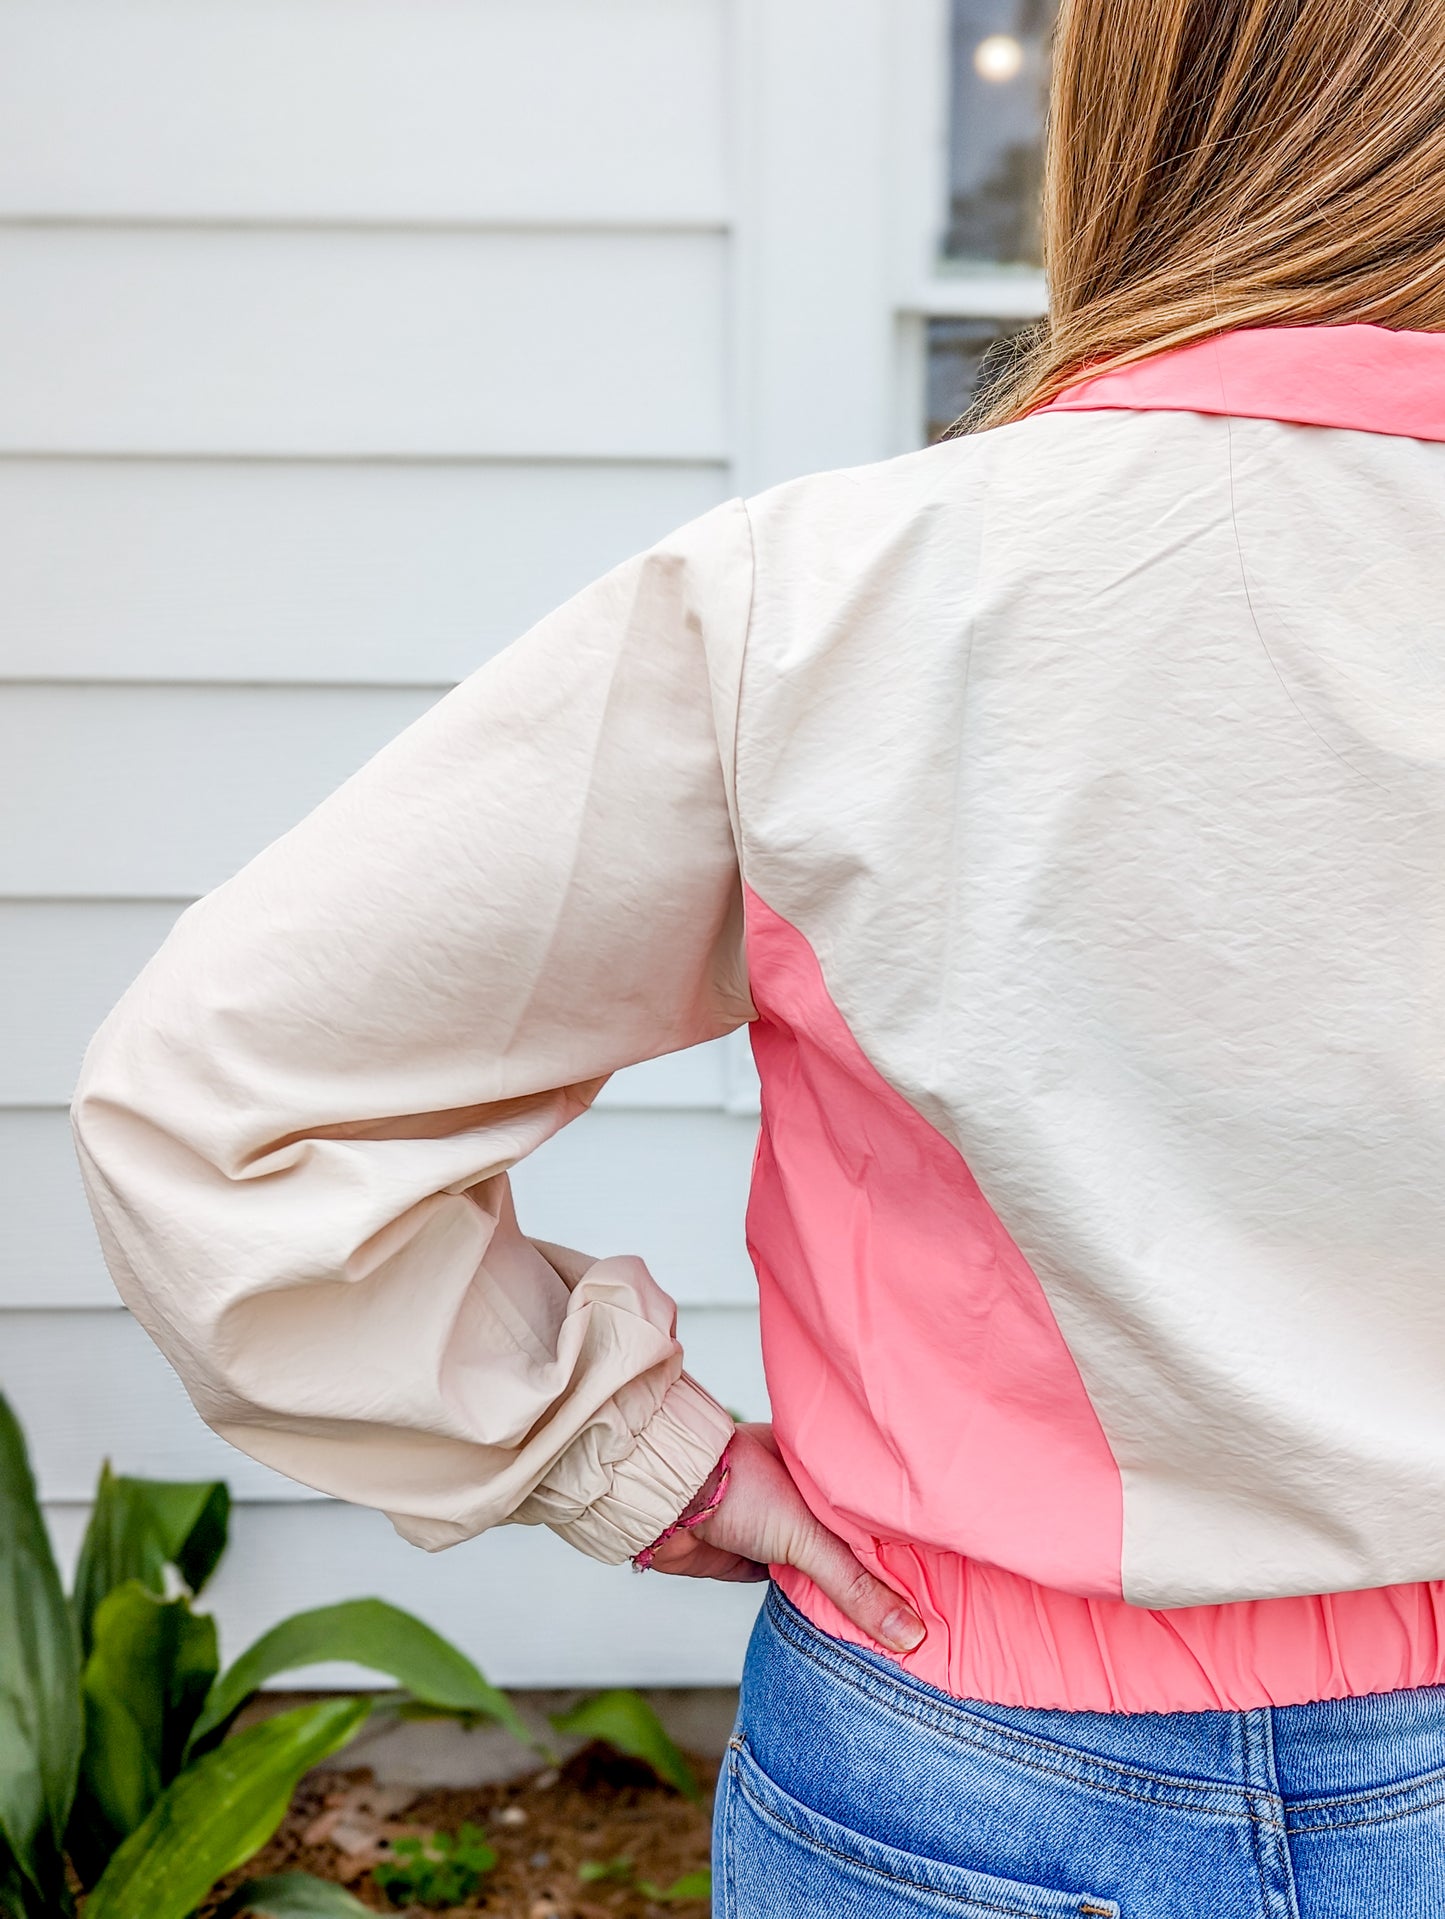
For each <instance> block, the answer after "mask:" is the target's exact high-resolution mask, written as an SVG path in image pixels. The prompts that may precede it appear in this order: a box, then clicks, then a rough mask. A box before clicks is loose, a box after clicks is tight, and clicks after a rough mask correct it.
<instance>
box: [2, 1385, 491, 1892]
mask: <svg viewBox="0 0 1445 1919" xmlns="http://www.w3.org/2000/svg"><path fill="white" fill-rule="evenodd" d="M229 1513H230V1497H229V1494H228V1493H227V1490H226V1488H225V1486H224V1485H222V1484H220V1483H219V1482H205V1483H196V1484H173V1483H169V1482H163V1481H158V1480H143V1479H127V1478H123V1477H120V1476H118V1475H116V1474H114V1473H112V1472H111V1470H110V1468H109V1466H107V1467H106V1468H105V1469H104V1470H103V1471H102V1473H101V1478H100V1483H99V1485H98V1487H97V1489H96V1498H95V1506H94V1510H93V1512H92V1515H91V1520H90V1524H89V1527H88V1529H87V1531H86V1535H85V1539H84V1542H83V1544H82V1547H81V1551H80V1557H79V1561H78V1563H77V1568H76V1576H75V1581H74V1588H73V1591H72V1593H71V1596H70V1599H69V1602H68V1603H67V1601H66V1598H65V1594H64V1590H63V1588H62V1585H61V1580H60V1575H59V1572H58V1570H57V1568H56V1565H55V1560H54V1557H53V1555H52V1553H51V1550H50V1544H49V1540H48V1538H47V1537H46V1533H45V1527H44V1522H43V1521H42V1519H41V1515H40V1508H39V1504H38V1501H37V1498H36V1491H35V1482H34V1478H33V1476H32V1474H31V1471H30V1466H29V1461H28V1459H27V1456H26V1450H25V1442H24V1437H23V1435H22V1433H21V1431H20V1428H19V1425H18V1423H17V1422H16V1420H15V1418H14V1415H13V1414H12V1412H11V1410H10V1408H9V1406H8V1405H7V1404H6V1402H5V1400H4V1398H3V1396H0V1915H3V1919H66V1916H67V1915H69V1914H71V1913H72V1912H73V1910H74V1905H73V1900H72V1898H71V1894H70V1890H69V1885H68V1881H67V1874H66V1859H67V1856H68V1858H69V1861H70V1864H71V1866H72V1867H73V1869H74V1871H75V1872H76V1874H77V1876H78V1877H79V1879H80V1881H81V1884H82V1885H83V1886H84V1887H86V1888H88V1889H89V1891H90V1898H89V1901H88V1903H87V1907H86V1919H185V1915H186V1914H187V1913H189V1912H190V1911H191V1909H192V1908H193V1907H194V1906H195V1904H196V1903H197V1901H198V1900H199V1899H200V1898H202V1897H203V1896H204V1894H205V1893H206V1892H207V1891H208V1890H209V1888H210V1887H211V1886H212V1885H213V1884H214V1883H215V1881H216V1880H217V1879H219V1878H221V1877H222V1876H223V1875H224V1874H226V1873H228V1872H232V1871H234V1870H235V1868H236V1867H237V1866H238V1865H240V1864H241V1863H242V1862H243V1861H244V1860H245V1859H247V1858H249V1857H250V1855H251V1854H252V1853H253V1852H254V1851H255V1850H256V1849H257V1848H258V1847H259V1846H261V1845H263V1844H264V1843H265V1841H266V1840H267V1839H268V1838H269V1837H270V1836H271V1834H272V1833H273V1832H274V1831H275V1829H276V1827H277V1826H278V1825H279V1824H280V1821H281V1819H282V1817H283V1816H284V1814H285V1811H286V1808H287V1805H288V1804H289V1802H290V1798H291V1794H292V1792H293V1791H294V1789H295V1785H296V1782H297V1780H298V1779H299V1778H300V1777H301V1774H302V1773H303V1772H305V1771H306V1770H307V1769H308V1768H309V1767H311V1766H313V1765H316V1764H318V1763H319V1762H320V1761H321V1760H322V1759H325V1758H327V1757H328V1756H329V1755H330V1754H331V1753H333V1752H335V1751H336V1750H337V1749H338V1748H339V1747H340V1746H341V1745H343V1744H344V1743H345V1742H346V1740H347V1739H349V1738H350V1737H351V1736H352V1734H353V1733H354V1732H355V1731H356V1729H357V1727H358V1726H360V1724H361V1723H362V1721H363V1720H365V1718H366V1717H367V1715H368V1714H369V1713H370V1712H371V1710H372V1702H371V1701H369V1700H357V1699H345V1698H342V1699H328V1700H324V1701H322V1702H320V1703H319V1704H317V1705H314V1706H305V1707H302V1708H301V1709H300V1710H299V1711H297V1712H293V1713H283V1714H281V1715H280V1716H279V1717H277V1718H274V1719H270V1720H266V1721H264V1722H263V1723H262V1724H260V1725H258V1726H254V1727H252V1728H250V1729H249V1730H248V1731H246V1732H244V1733H240V1734H237V1735H234V1736H230V1737H228V1736H227V1735H228V1734H229V1733H230V1729H231V1727H232V1725H233V1723H234V1721H235V1718H236V1715H237V1713H238V1712H239V1711H240V1709H241V1707H242V1706H243V1705H245V1703H246V1701H247V1700H248V1699H250V1698H251V1697H252V1695H253V1694H254V1693H255V1691H256V1689H257V1688H258V1687H259V1686H261V1685H262V1684H264V1682H265V1681H266V1680H267V1679H269V1678H271V1677H273V1676H274V1675H275V1674H276V1673H278V1672H282V1671H291V1670H296V1669H298V1668H302V1667H305V1666H307V1665H311V1664H315V1663H317V1662H319V1661H321V1660H333V1659H348V1660H355V1661H356V1662H357V1663H359V1664H364V1665H366V1666H369V1667H370V1668H372V1669H373V1670H375V1671H381V1672H389V1673H390V1674H391V1675H392V1676H393V1678H395V1679H396V1680H397V1681H399V1682H400V1684H401V1685H402V1686H403V1687H404V1688H405V1692H404V1693H403V1694H402V1698H403V1699H404V1700H406V1701H407V1702H411V1703H416V1704H419V1705H421V1706H423V1707H425V1708H426V1709H428V1710H434V1711H443V1712H447V1713H451V1714H456V1715H460V1716H462V1717H465V1718H468V1719H494V1720H496V1721H498V1722H499V1723H501V1724H503V1725H505V1726H507V1727H508V1728H509V1729H510V1730H511V1731H512V1732H514V1733H515V1734H517V1735H518V1736H519V1737H522V1738H524V1739H525V1738H526V1730H525V1728H524V1727H523V1725H522V1723H521V1721H520V1719H518V1717H517V1714H516V1712H515V1710H514V1708H513V1706H512V1704H511V1701H510V1700H508V1699H507V1697H506V1696H505V1694H503V1693H500V1692H498V1691H497V1689H496V1688H495V1687H494V1686H491V1685H489V1684H488V1682H487V1680H486V1679H485V1678H484V1677H483V1676H482V1674H481V1673H480V1672H478V1670H477V1668H476V1667H475V1666H474V1665H473V1664H472V1663H471V1661H470V1660H469V1659H467V1658H466V1657H465V1656H464V1655H463V1654H462V1653H460V1652H458V1651H457V1650H456V1648H455V1647H453V1646H450V1645H448V1644H447V1642H446V1641H445V1640H444V1639H442V1638H441V1637H440V1636H439V1635H438V1634H436V1633H434V1632H433V1631H432V1630H431V1628H430V1627H429V1626H425V1625H423V1624H422V1622H421V1621H420V1620H419V1619H414V1618H413V1617H412V1616H411V1614H410V1613H405V1612H402V1611H401V1610H400V1609H399V1608H397V1607H395V1606H389V1605H387V1604H385V1602H383V1601H382V1600H379V1599H361V1600H352V1601H350V1602H348V1603H346V1604H344V1605H340V1606H325V1607H320V1608H318V1609H317V1610H315V1611H314V1612H309V1613H299V1614H297V1615H296V1616H295V1617H294V1618H291V1619H288V1620H284V1621H283V1622H282V1623H281V1624H280V1625H279V1626H276V1627H274V1628H273V1629H272V1630H271V1631H270V1632H269V1633H266V1634H264V1635H263V1636H262V1638H261V1639H259V1640H258V1641H257V1642H256V1644H255V1645H254V1646H252V1647H251V1648H250V1649H249V1650H248V1651H247V1652H245V1653H243V1654H242V1656H241V1657H240V1659H238V1660H237V1661H236V1662H235V1663H234V1664H233V1665H232V1666H231V1667H229V1668H228V1669H226V1670H224V1671H223V1670H222V1669H221V1665H220V1656H219V1648H218V1645H217V1638H216V1629H215V1623H214V1621H213V1620H212V1619H211V1618H210V1617H209V1616H208V1615H206V1614H205V1613H201V1612H198V1611H196V1610H195V1605H194V1602H195V1601H196V1599H197V1598H198V1597H199V1595H200V1593H201V1591H202V1589H203V1588H204V1586H205V1585H206V1584H207V1582H208V1581H209V1579H210V1577H211V1575H212V1573H213V1572H214V1571H215V1568H216V1566H217V1564H218V1562H219V1560H220V1558H221V1555H222V1553H223V1552H224V1551H225V1547H226V1535H227V1527H228V1521H229ZM282 1877H283V1878H284V1879H286V1881H287V1882H288V1883H287V1885H286V1886H284V1887H281V1888H280V1890H278V1889H277V1886H278V1882H276V1881H270V1882H264V1883H265V1885H266V1887H267V1891H266V1895H265V1896H266V1897H268V1898H271V1899H272V1900H273V1901H274V1900H284V1901H289V1904H285V1905H278V1906H276V1907H275V1911H276V1914H277V1919H285V1916H286V1914H288V1913H290V1912H333V1913H334V1912H341V1911H351V1910H353V1909H354V1905H353V1907H346V1906H343V1905H340V1904H338V1903H337V1901H336V1900H335V1899H331V1898H330V1893H329V1892H327V1891H326V1890H325V1889H323V1890H322V1891H321V1892H317V1891H316V1890H315V1888H317V1887H319V1886H321V1885H322V1882H321V1881H319V1880H316V1881H309V1882H307V1881H306V1877H305V1875H302V1874H286V1875H282ZM258 1883H262V1882H258ZM332 1890H336V1889H332ZM318 1899H320V1900H322V1901H326V1900H329V1901H330V1903H322V1904H319V1905H318V1904H317V1903H316V1901H317V1900H318ZM305 1900H310V1901H311V1902H312V1903H310V1904H309V1905H308V1904H305V1903H301V1904H298V1903H297V1902H298V1901H303V1902H304V1901H305ZM242 1909H243V1908H237V1910H242ZM258 1910H267V1909H266V1908H258Z"/></svg>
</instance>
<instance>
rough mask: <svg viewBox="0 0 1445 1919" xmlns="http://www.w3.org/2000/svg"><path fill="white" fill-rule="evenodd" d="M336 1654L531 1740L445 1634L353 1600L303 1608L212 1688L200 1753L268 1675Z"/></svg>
mask: <svg viewBox="0 0 1445 1919" xmlns="http://www.w3.org/2000/svg"><path fill="white" fill-rule="evenodd" d="M331 1659H349V1660H353V1661H354V1662H355V1663H356V1664H357V1665H358V1666H369V1667H370V1668H371V1669H372V1671H373V1672H384V1673H390V1674H391V1675H392V1677H393V1678H394V1679H398V1680H400V1682H401V1684H402V1685H403V1686H405V1687H406V1689H407V1691H408V1692H409V1693H411V1694H412V1695H413V1696H414V1697H415V1698H417V1699H419V1700H421V1701H422V1703H423V1704H424V1705H426V1706H429V1707H433V1708H437V1709H439V1710H441V1711H445V1712H448V1713H462V1714H476V1715H477V1716H479V1717H481V1718H484V1719H495V1720H497V1721H499V1722H500V1723H501V1724H502V1725H504V1726H506V1727H507V1728H508V1730H509V1731H511V1732H513V1733H515V1735H516V1736H517V1738H518V1739H520V1740H522V1741H523V1743H524V1744H530V1743H531V1742H530V1740H529V1739H528V1734H527V1729H526V1727H525V1726H524V1725H523V1724H522V1722H521V1720H520V1719H519V1718H518V1717H517V1713H516V1709H515V1708H514V1706H513V1705H512V1702H511V1700H510V1699H508V1697H507V1695H506V1694H505V1693H504V1692H499V1691H498V1690H497V1688H496V1687H495V1686H493V1685H490V1684H489V1683H488V1682H487V1680H485V1679H484V1678H483V1677H482V1675H481V1673H480V1672H478V1670H477V1668H476V1667H475V1666H474V1665H473V1664H472V1662H471V1660H470V1659H468V1658H467V1657H466V1655H465V1654H464V1653H461V1652H458V1651H457V1649H456V1647H455V1646H453V1645H450V1644H449V1643H448V1642H447V1641H446V1640H445V1639H443V1638H442V1636H441V1634H440V1633H435V1632H433V1631H432V1629H431V1627H430V1626H425V1625H423V1624H422V1622H421V1620H419V1619H417V1618H415V1617H413V1615H412V1614H411V1613H408V1612H402V1611H401V1609H400V1607H397V1606H389V1605H388V1604H387V1603H386V1601H385V1600H384V1599H349V1600H346V1601H344V1602H343V1603H342V1604H341V1605H337V1606H319V1607H317V1609H316V1610H315V1611H314V1612H302V1613H295V1614H293V1615H292V1617H291V1618H290V1619H283V1620H282V1621H281V1624H280V1625H279V1626H273V1627H272V1628H271V1630H270V1632H268V1633H263V1634H262V1636H261V1637H260V1638H259V1639H258V1640H257V1641H256V1643H255V1645H254V1646H251V1647H250V1648H248V1650H247V1651H245V1652H243V1653H242V1654H241V1657H240V1658H239V1659H238V1660H237V1661H236V1663H235V1664H234V1665H233V1666H231V1667H229V1668H228V1669H227V1670H226V1671H225V1672H224V1673H223V1674H222V1675H221V1677H220V1678H219V1679H218V1680H217V1681H216V1684H215V1685H214V1686H213V1687H212V1688H211V1692H210V1696H209V1698H208V1699H207V1700H206V1704H205V1709H204V1710H203V1712H202V1713H201V1716H200V1718H199V1720H198V1721H197V1722H196V1728H195V1731H194V1733H193V1735H192V1739H191V1752H192V1755H193V1756H194V1754H195V1753H197V1752H204V1751H206V1750H207V1749H208V1748H209V1747H211V1746H213V1745H214V1744H215V1742H216V1740H217V1738H219V1737H220V1736H221V1735H222V1734H223V1733H224V1731H225V1729H226V1727H227V1726H228V1725H229V1724H230V1721H231V1720H232V1718H233V1717H234V1716H235V1714H236V1713H237V1712H238V1711H239V1710H240V1708H241V1707H242V1706H243V1705H244V1704H245V1703H246V1701H247V1700H248V1699H249V1698H250V1696H251V1694H252V1693H253V1692H255V1690H256V1688H257V1687H258V1686H261V1685H264V1684H265V1682H266V1681H267V1680H268V1679H273V1678H275V1676H276V1674H277V1673H281V1672H293V1671H295V1670H296V1669H297V1668H299V1667H302V1666H314V1665H318V1664H319V1663H320V1662H322V1661H323V1660H331Z"/></svg>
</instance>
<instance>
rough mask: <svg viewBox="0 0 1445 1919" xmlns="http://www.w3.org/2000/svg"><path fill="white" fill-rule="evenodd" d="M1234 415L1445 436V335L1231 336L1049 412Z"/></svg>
mask: <svg viewBox="0 0 1445 1919" xmlns="http://www.w3.org/2000/svg"><path fill="white" fill-rule="evenodd" d="M1105 409H1109V410H1113V409H1123V410H1127V411H1132V412H1141V413H1149V412H1166V413H1227V414H1230V415H1232V416H1233V417H1234V418H1236V419H1248V420H1287V421H1291V422H1293V423H1294V424H1296V425H1299V426H1337V427H1349V428H1353V429H1354V430H1355V431H1357V432H1361V433H1394V434H1399V435H1400V436H1401V437H1402V438H1405V439H1412V440H1445V333H1396V332H1391V331H1390V330H1389V329H1388V328H1385V327H1376V326H1336V327H1331V326H1307V327H1265V328H1257V329H1254V328H1252V329H1249V330H1247V331H1244V332H1240V333H1222V334H1219V335H1218V336H1217V337H1216V338H1215V339H1212V340H1204V341H1201V342H1200V343H1199V345H1197V346H1188V347H1180V348H1179V349H1178V350H1177V351H1176V352H1173V353H1161V354H1160V355H1159V356H1158V357H1157V358H1156V359H1153V360H1141V361H1140V362H1139V363H1138V364H1137V365H1135V366H1130V367H1125V368H1124V369H1123V370H1122V371H1121V372H1118V373H1104V374H1101V375H1100V376H1099V377H1098V378H1097V379H1094V380H1087V379H1086V380H1081V381H1079V383H1078V384H1077V385H1076V386H1071V387H1068V388H1066V389H1065V391H1064V392H1063V393H1061V394H1060V395H1059V397H1058V399H1056V400H1054V401H1053V402H1052V403H1051V404H1050V405H1049V406H1047V407H1045V408H1044V409H1042V410H1043V411H1044V412H1047V413H1089V412H1094V411H1102V410H1105Z"/></svg>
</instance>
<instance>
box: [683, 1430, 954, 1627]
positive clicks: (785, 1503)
mask: <svg viewBox="0 0 1445 1919" xmlns="http://www.w3.org/2000/svg"><path fill="white" fill-rule="evenodd" d="M729 1457H730V1460H731V1465H732V1471H731V1475H730V1477H729V1480H728V1487H727V1492H726V1494H725V1495H724V1498H723V1502H722V1505H721V1506H720V1507H719V1508H718V1510H717V1511H716V1512H715V1513H713V1514H712V1516H711V1517H710V1518H708V1519H705V1520H704V1521H703V1522H702V1524H701V1525H700V1526H696V1527H694V1528H692V1529H691V1530H690V1531H688V1532H680V1533H674V1534H673V1536H672V1538H671V1539H667V1540H664V1541H663V1543H662V1544H661V1545H660V1546H658V1547H657V1548H656V1549H655V1551H654V1554H653V1559H652V1565H653V1569H654V1570H655V1571H657V1572H663V1573H672V1574H673V1575H674V1576H676V1577H679V1578H683V1579H725V1580H757V1579H766V1578H767V1576H768V1567H769V1566H795V1567H796V1568H797V1569H798V1571H799V1572H801V1573H805V1574H806V1575H807V1577H808V1578H809V1579H811V1580H812V1582H813V1584H814V1585H815V1586H816V1587H817V1588H818V1589H819V1591H820V1592H823V1593H826V1594H827V1596H828V1598H829V1599H831V1600H832V1602H833V1604H834V1605H835V1606H836V1607H837V1608H838V1610H839V1611H840V1612H841V1613H842V1614H843V1615H844V1617H845V1618H847V1619H850V1620H851V1621H852V1622H853V1624H854V1625H855V1626H857V1627H858V1628H859V1629H860V1631H862V1632H864V1633H866V1634H867V1636H868V1637H869V1638H870V1639H873V1640H876V1641H877V1642H878V1643H879V1644H880V1645H882V1646H886V1647H887V1648H888V1649H889V1651H890V1652H899V1653H903V1652H912V1651H913V1650H914V1648H915V1647H916V1646H918V1645H920V1644H921V1643H922V1641H923V1637H924V1628H923V1622H922V1621H921V1620H920V1619H919V1617H918V1615H917V1614H916V1613H915V1612H914V1611H913V1610H912V1608H911V1607H910V1606H909V1605H908V1604H907V1602H906V1601H904V1600H902V1599H900V1598H899V1596H898V1594H897V1593H895V1592H893V1591H892V1590H891V1589H890V1588H889V1587H887V1586H885V1585H884V1584H883V1582H882V1580H880V1579H875V1578H874V1577H873V1575H872V1573H870V1572H869V1571H868V1569H867V1567H866V1566H864V1565H863V1564H862V1563H861V1561H860V1560H858V1559H857V1558H855V1556H854V1554H853V1552H852V1551H851V1549H850V1548H849V1547H848V1546H847V1545H845V1544H844V1542H843V1541H842V1540H841V1539H840V1538H839V1537H838V1535H837V1534H836V1533H833V1532H829V1530H828V1528H827V1527H826V1526H824V1525H823V1524H822V1522H821V1521H820V1520H818V1519H816V1518H815V1517H814V1516H813V1514H812V1512H811V1511H810V1510H809V1508H808V1506H807V1504H806V1503H805V1501H804V1499H803V1495H802V1494H801V1493H800V1492H799V1491H798V1489H797V1487H796V1486H795V1485H794V1483H793V1478H792V1475H791V1474H790V1473H789V1471H788V1469H787V1467H786V1466H785V1465H784V1464H783V1461H782V1459H781V1457H780V1456H779V1453H778V1445H777V1441H776V1440H775V1439H774V1438H773V1429H772V1427H771V1426H739V1428H738V1430H737V1433H736V1435H735V1436H734V1438H733V1442H732V1450H731V1453H730V1455H729ZM710 1483H711V1482H710ZM706 1490H707V1489H706V1488H704V1491H706ZM699 1503H700V1502H699Z"/></svg>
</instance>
